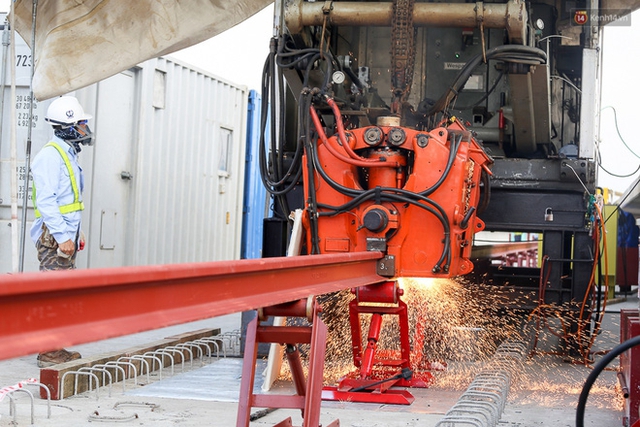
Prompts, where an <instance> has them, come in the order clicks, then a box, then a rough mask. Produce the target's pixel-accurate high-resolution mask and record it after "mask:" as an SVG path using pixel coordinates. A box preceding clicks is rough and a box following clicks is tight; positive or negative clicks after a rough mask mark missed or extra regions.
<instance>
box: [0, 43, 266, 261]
mask: <svg viewBox="0 0 640 427" xmlns="http://www.w3.org/2000/svg"><path fill="white" fill-rule="evenodd" d="M30 59H31V57H30V53H29V49H28V47H27V46H26V44H25V43H24V41H22V40H18V41H17V42H16V57H15V58H9V59H8V60H7V61H6V73H7V74H6V79H5V82H6V85H5V88H4V109H3V111H2V131H1V136H2V139H1V141H0V144H1V145H0V160H1V162H0V272H10V271H12V270H13V269H14V266H15V263H16V261H15V259H16V256H17V255H16V253H17V252H18V251H17V249H16V245H17V244H18V240H19V238H16V235H18V236H19V234H20V230H19V229H20V220H21V216H22V214H21V210H20V207H21V206H22V197H23V191H24V190H23V187H24V181H23V178H24V172H25V152H26V140H27V129H28V124H29V120H28V119H29V117H28V116H29V107H30V105H29V103H30V99H29V80H30V65H31V64H30ZM14 64H15V65H16V70H17V73H16V75H17V79H16V84H17V88H16V94H15V98H14V97H12V95H11V90H10V84H9V83H10V81H11V75H10V73H11V68H12V66H13V65H14ZM73 95H75V96H76V97H77V98H78V99H79V101H80V103H81V104H82V105H83V107H84V108H85V111H87V112H88V113H90V114H92V115H93V116H94V118H93V119H92V120H91V121H90V122H89V124H90V126H91V128H92V129H93V131H94V134H95V145H94V146H92V147H86V148H83V149H82V152H81V153H80V164H81V167H82V168H83V170H84V175H85V191H84V202H85V211H84V212H83V227H82V228H83V231H84V232H85V234H86V235H87V246H86V248H85V250H84V251H82V252H80V253H79V256H78V259H77V264H78V268H96V267H117V266H128V265H148V264H168V263H181V262H200V261H214V260H215V261H218V260H230V259H239V258H240V254H241V253H240V251H241V238H242V221H243V215H242V212H243V192H244V174H245V161H246V157H245V155H246V144H247V142H246V136H247V109H248V98H249V93H248V90H247V88H246V87H245V86H241V85H236V84H234V83H231V82H228V81H225V80H223V79H220V78H217V77H215V76H213V75H211V74H209V73H207V72H205V71H202V70H198V69H196V68H194V67H192V66H190V65H187V64H185V63H181V62H180V61H177V60H174V59H171V58H170V57H166V58H165V57H161V58H156V59H152V60H149V61H146V62H144V63H142V64H140V65H138V66H136V67H133V68H131V69H129V70H127V71H124V72H122V73H119V74H117V75H115V76H113V77H111V78H109V79H106V80H103V81H101V82H98V83H96V84H93V85H91V86H88V87H86V88H83V89H81V90H78V91H76V92H75V93H73ZM13 99H15V104H16V113H17V114H16V116H15V117H14V116H12V114H11V111H10V106H11V104H12V103H13V101H12V100H13ZM50 102H51V100H48V101H44V102H35V103H34V120H33V128H32V138H31V139H32V141H33V142H32V151H31V152H32V155H31V159H33V157H34V156H35V155H36V154H37V152H38V151H39V150H40V149H41V148H42V146H43V145H44V144H46V143H47V142H48V141H49V138H50V136H51V134H52V132H51V126H50V125H48V124H47V123H46V122H45V121H44V116H45V113H46V109H47V107H48V105H49V104H50ZM12 123H13V124H15V125H16V129H17V138H16V146H15V149H14V150H13V151H14V155H13V158H14V161H13V162H12V160H11V159H12V149H11V148H12V144H11V142H10V139H11V138H10V130H11V125H12ZM12 176H15V178H17V180H18V181H17V184H14V185H13V188H14V189H13V190H12V185H11V180H12ZM12 194H15V195H16V197H17V200H14V206H15V205H17V206H18V212H17V214H16V213H15V208H14V210H13V213H12V208H11V204H12V203H11V202H12V200H11V199H12V197H11V196H12ZM27 194H28V198H29V203H28V206H29V209H28V223H27V233H26V242H25V258H24V266H25V267H24V270H25V271H36V270H37V269H38V263H37V259H36V254H35V248H34V245H33V243H32V242H31V239H30V238H29V235H28V230H29V227H30V226H31V221H32V220H33V211H32V203H31V200H30V190H28V193H27ZM262 204H263V205H264V202H262ZM12 215H13V217H14V218H17V220H14V221H12V220H11V219H12ZM16 228H18V230H16ZM12 230H14V233H13V234H12ZM15 231H17V233H16V232H15Z"/></svg>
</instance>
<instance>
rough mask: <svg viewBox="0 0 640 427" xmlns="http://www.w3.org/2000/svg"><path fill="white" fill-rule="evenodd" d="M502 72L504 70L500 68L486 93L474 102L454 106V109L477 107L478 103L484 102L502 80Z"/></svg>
mask: <svg viewBox="0 0 640 427" xmlns="http://www.w3.org/2000/svg"><path fill="white" fill-rule="evenodd" d="M504 74H505V72H504V70H500V74H499V75H498V78H497V79H496V81H495V82H493V85H492V86H491V87H490V88H489V90H488V91H487V93H485V94H484V95H483V96H482V98H480V99H479V100H477V101H476V102H475V103H474V104H472V105H467V106H464V107H455V108H454V110H470V109H472V108H473V107H477V106H478V105H479V104H481V103H482V102H484V101H485V100H486V99H487V98H489V96H490V95H491V94H492V93H493V91H494V90H496V88H497V87H498V83H500V80H502V77H503V76H504Z"/></svg>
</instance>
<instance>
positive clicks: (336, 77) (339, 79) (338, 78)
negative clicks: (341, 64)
mask: <svg viewBox="0 0 640 427" xmlns="http://www.w3.org/2000/svg"><path fill="white" fill-rule="evenodd" d="M345 78H346V77H345V75H344V73H343V72H342V71H336V72H334V73H333V75H332V76H331V81H333V83H335V84H337V85H341V84H342V83H344V79H345Z"/></svg>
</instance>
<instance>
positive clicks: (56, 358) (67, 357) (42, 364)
mask: <svg viewBox="0 0 640 427" xmlns="http://www.w3.org/2000/svg"><path fill="white" fill-rule="evenodd" d="M80 357H81V356H80V353H78V352H77V351H68V350H65V349H64V348H63V349H62V350H54V351H47V352H44V353H40V354H38V367H39V368H46V367H49V366H52V365H57V364H59V363H65V362H69V361H71V360H76V359H80Z"/></svg>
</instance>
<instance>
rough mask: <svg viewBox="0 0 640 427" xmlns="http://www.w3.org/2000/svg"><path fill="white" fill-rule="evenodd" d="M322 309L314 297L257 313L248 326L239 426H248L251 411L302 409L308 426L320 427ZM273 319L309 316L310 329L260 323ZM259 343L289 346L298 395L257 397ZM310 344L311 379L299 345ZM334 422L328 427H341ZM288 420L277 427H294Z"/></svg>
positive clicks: (324, 336)
mask: <svg viewBox="0 0 640 427" xmlns="http://www.w3.org/2000/svg"><path fill="white" fill-rule="evenodd" d="M319 313H320V307H319V306H318V304H317V303H316V300H315V298H314V297H310V298H307V299H301V300H298V301H294V302H290V303H285V304H279V305H275V306H271V307H265V308H263V309H260V310H258V316H257V317H256V318H255V319H253V320H252V321H251V322H250V323H249V325H248V326H247V338H246V344H245V351H244V360H243V362H242V381H241V383H240V398H239V402H238V419H237V422H236V426H237V427H249V421H250V417H251V408H253V407H260V408H289V409H300V410H301V411H302V417H303V418H304V426H305V427H320V403H321V399H320V396H321V393H322V373H323V370H324V356H325V350H326V341H327V326H326V325H325V324H324V322H322V320H321V319H320V316H319ZM270 316H283V317H306V318H307V320H308V321H309V323H311V326H268V325H261V324H260V322H262V321H264V320H266V319H267V318H268V317H270ZM259 343H280V344H283V343H284V344H285V345H286V347H287V352H286V353H287V361H288V362H289V366H290V368H291V377H292V379H293V383H294V385H295V388H296V394H295V395H277V394H254V393H253V385H254V379H255V374H256V359H257V356H258V344H259ZM302 343H306V344H311V348H310V351H309V378H308V381H307V380H306V379H305V377H304V372H303V371H302V363H301V361H300V353H299V351H298V348H297V344H302ZM339 425H340V423H339V421H338V420H336V421H333V422H332V423H330V424H329V425H328V426H327V427H338V426H339ZM291 426H292V423H291V418H287V419H285V420H283V421H281V422H280V423H278V424H276V427H291Z"/></svg>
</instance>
